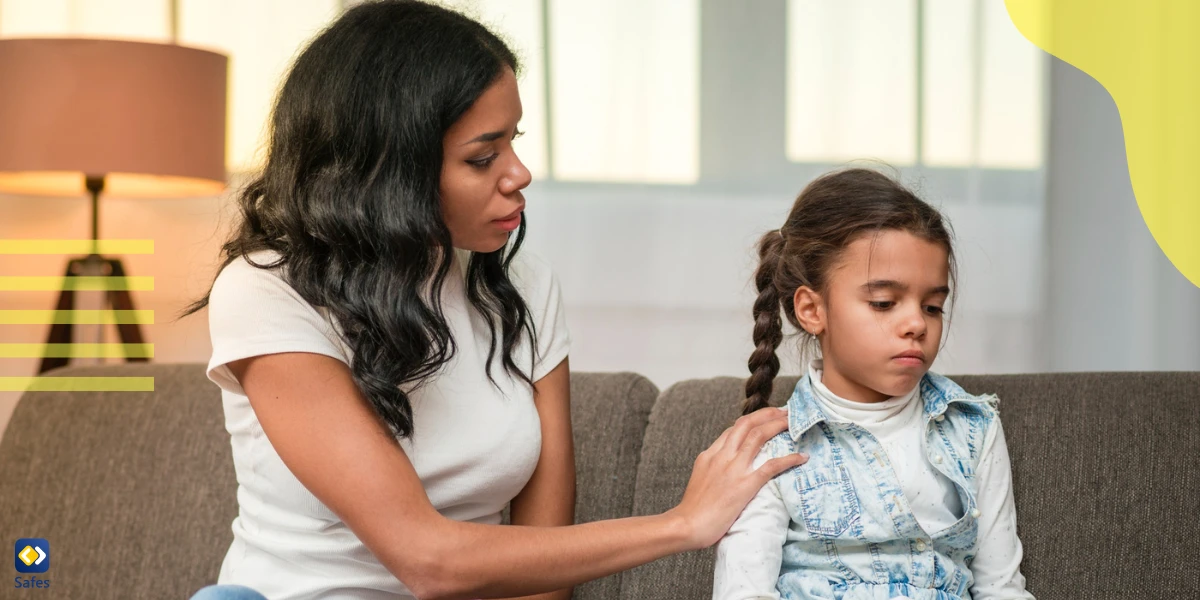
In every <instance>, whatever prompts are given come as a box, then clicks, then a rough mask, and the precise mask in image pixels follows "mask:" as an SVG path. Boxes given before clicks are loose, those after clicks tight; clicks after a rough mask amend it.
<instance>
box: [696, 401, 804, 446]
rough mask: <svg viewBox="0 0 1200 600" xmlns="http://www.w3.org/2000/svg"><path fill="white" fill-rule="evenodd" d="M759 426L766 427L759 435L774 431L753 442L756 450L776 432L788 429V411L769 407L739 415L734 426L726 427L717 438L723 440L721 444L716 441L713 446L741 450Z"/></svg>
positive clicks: (719, 440)
mask: <svg viewBox="0 0 1200 600" xmlns="http://www.w3.org/2000/svg"><path fill="white" fill-rule="evenodd" d="M759 428H764V429H762V430H760V431H759V435H762V434H763V433H764V432H768V431H771V432H772V433H771V434H770V435H768V436H767V437H765V438H763V439H762V440H761V441H759V442H758V443H757V444H753V445H754V451H755V452H757V451H758V449H759V448H761V447H762V445H763V443H764V442H766V441H767V440H769V439H771V438H772V437H774V436H775V434H777V433H779V432H780V431H783V430H784V429H787V411H785V410H780V409H778V408H772V407H767V408H760V409H758V410H756V411H754V412H752V413H750V414H748V415H743V416H741V417H738V420H737V422H735V423H734V424H733V427H730V428H729V429H726V430H725V433H722V434H721V437H719V438H717V440H718V442H721V445H720V446H717V443H716V442H714V443H713V448H714V449H717V450H722V449H725V448H732V449H734V450H735V451H736V450H741V449H742V447H743V446H745V444H746V438H747V437H749V436H750V434H751V432H753V431H756V430H759ZM772 430H773V431H772ZM722 438H724V441H721V440H722Z"/></svg>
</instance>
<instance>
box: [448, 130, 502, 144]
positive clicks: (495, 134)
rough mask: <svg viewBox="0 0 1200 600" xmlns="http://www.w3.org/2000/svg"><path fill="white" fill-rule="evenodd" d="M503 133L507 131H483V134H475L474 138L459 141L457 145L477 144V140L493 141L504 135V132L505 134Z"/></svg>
mask: <svg viewBox="0 0 1200 600" xmlns="http://www.w3.org/2000/svg"><path fill="white" fill-rule="evenodd" d="M505 133H507V132H504V131H489V132H488V133H483V134H480V135H478V136H476V137H475V138H474V139H472V140H469V141H466V142H463V143H461V144H459V145H460V146H466V145H467V144H477V143H479V142H494V141H496V140H498V139H500V138H502V137H504V134H505Z"/></svg>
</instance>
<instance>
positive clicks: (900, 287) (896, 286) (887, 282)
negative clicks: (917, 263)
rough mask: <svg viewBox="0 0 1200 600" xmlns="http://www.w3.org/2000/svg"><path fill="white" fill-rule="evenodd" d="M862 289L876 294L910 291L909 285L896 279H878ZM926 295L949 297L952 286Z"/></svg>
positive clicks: (865, 284) (938, 288)
mask: <svg viewBox="0 0 1200 600" xmlns="http://www.w3.org/2000/svg"><path fill="white" fill-rule="evenodd" d="M860 289H862V290H863V291H865V292H876V291H880V290H894V291H897V292H906V291H908V284H907V283H904V282H901V281H896V280H894V279H876V280H874V281H868V282H866V283H864V284H862V286H861V288H860ZM926 295H927V296H935V295H946V296H949V295H950V286H948V285H939V286H937V287H935V288H933V289H931V290H929V291H928V292H926Z"/></svg>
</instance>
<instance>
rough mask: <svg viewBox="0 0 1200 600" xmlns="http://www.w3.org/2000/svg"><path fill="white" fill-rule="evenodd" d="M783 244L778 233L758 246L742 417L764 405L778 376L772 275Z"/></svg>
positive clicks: (779, 337)
mask: <svg viewBox="0 0 1200 600" xmlns="http://www.w3.org/2000/svg"><path fill="white" fill-rule="evenodd" d="M783 245H784V240H783V235H782V234H781V233H780V232H779V231H778V230H776V231H771V232H769V233H767V234H766V235H764V236H763V237H762V240H760V241H759V243H758V260H759V264H758V270H757V271H755V273H754V284H755V286H756V287H757V288H758V298H757V299H755V301H754V352H753V353H752V354H751V355H750V360H749V362H748V363H747V366H748V367H749V368H750V378H749V379H747V380H746V400H745V402H744V403H743V404H742V414H749V413H752V412H754V411H756V410H758V409H760V408H763V407H765V406H767V401H768V400H769V399H770V397H771V386H772V384H773V383H774V381H775V375H777V374H778V373H779V356H778V355H776V353H775V351H776V349H778V348H779V344H780V343H781V342H782V341H783V319H782V317H781V316H780V314H779V312H780V308H779V289H778V288H777V287H776V285H775V274H776V272H777V271H778V270H779V259H780V256H781V255H782V254H783Z"/></svg>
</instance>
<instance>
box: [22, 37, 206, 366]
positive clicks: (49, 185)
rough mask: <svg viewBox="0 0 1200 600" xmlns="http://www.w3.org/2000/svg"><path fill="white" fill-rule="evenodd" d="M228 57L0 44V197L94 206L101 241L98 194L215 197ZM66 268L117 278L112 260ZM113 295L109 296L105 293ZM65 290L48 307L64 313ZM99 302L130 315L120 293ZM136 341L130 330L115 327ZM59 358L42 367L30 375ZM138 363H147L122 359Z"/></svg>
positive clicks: (105, 43)
mask: <svg viewBox="0 0 1200 600" xmlns="http://www.w3.org/2000/svg"><path fill="white" fill-rule="evenodd" d="M227 64H228V59H227V58H226V57H225V56H224V55H222V54H217V53H215V52H209V51H205V50H198V49H194V48H187V47H183V46H178V45H174V44H155V43H145V42H130V41H121V40H94V39H79V38H69V39H52V38H36V39H5V40H0V192H7V193H11V194H18V195H41V196H79V195H83V194H85V193H86V194H89V195H90V196H91V201H92V211H91V216H92V232H91V233H92V240H93V241H97V240H99V239H100V232H99V222H100V219H99V209H100V195H101V193H102V192H103V193H106V194H110V195H114V196H121V197H148V198H178V197H187V196H214V195H217V194H219V193H221V191H222V190H223V189H224V188H225V122H226V121H225V113H226V110H225V104H226V80H227V75H226V72H227ZM96 252H97V249H96V247H95V246H93V252H92V253H91V254H89V255H88V256H86V257H82V258H76V259H72V260H71V261H70V262H69V263H68V264H67V269H66V275H67V277H72V276H80V275H107V276H114V277H123V276H125V269H124V267H123V266H122V265H121V261H120V259H119V258H109V257H103V256H100V255H99V254H97V253H96ZM114 287H115V286H114ZM74 301H75V296H74V290H73V289H72V286H70V285H64V286H63V289H62V291H61V292H60V294H59V298H58V305H57V309H56V310H59V311H62V310H71V309H72V308H73V306H74ZM105 301H106V304H107V305H108V306H111V307H112V308H113V309H115V310H133V300H132V298H131V296H130V295H129V291H128V290H121V289H110V290H109V291H108V292H107V295H106V300H105ZM54 322H55V324H53V325H52V326H51V328H50V333H49V336H48V339H47V343H48V344H69V343H71V324H70V322H71V320H70V319H58V318H56V319H55V320H54ZM117 330H118V334H119V335H120V337H121V341H122V342H123V343H126V344H140V343H142V335H141V331H140V329H139V327H138V325H137V323H136V322H133V323H127V324H120V325H118V327H117ZM69 360H70V359H69V358H63V357H57V356H51V355H50V354H49V353H47V354H46V355H45V357H44V358H43V360H42V364H41V367H40V369H39V373H41V372H45V371H47V370H50V369H53V368H55V367H60V366H64V365H66V364H67V363H68V361H69ZM127 360H130V361H139V360H140V361H144V360H146V358H127Z"/></svg>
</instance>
